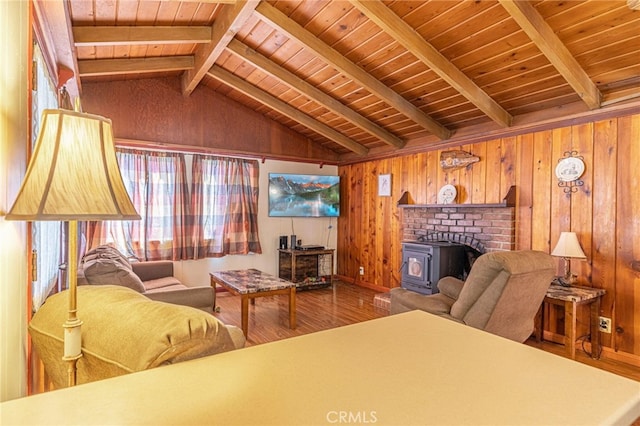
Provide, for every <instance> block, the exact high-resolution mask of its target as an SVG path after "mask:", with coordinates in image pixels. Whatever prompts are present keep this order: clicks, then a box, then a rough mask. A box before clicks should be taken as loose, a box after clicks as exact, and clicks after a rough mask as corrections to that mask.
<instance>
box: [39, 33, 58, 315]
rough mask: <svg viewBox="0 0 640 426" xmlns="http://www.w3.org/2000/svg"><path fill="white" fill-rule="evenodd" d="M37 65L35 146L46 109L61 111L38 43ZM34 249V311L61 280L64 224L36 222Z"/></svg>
mask: <svg viewBox="0 0 640 426" xmlns="http://www.w3.org/2000/svg"><path fill="white" fill-rule="evenodd" d="M33 59H34V62H35V64H36V65H35V67H34V68H35V70H34V71H35V77H36V84H35V88H34V89H35V90H34V91H33V93H32V95H33V96H32V113H33V114H32V121H31V135H32V138H33V140H32V141H31V144H32V146H33V145H35V142H36V139H37V137H38V134H39V132H40V125H41V123H40V119H41V118H42V111H44V110H45V109H52V108H58V99H57V93H56V89H55V87H54V85H53V83H52V82H51V81H50V79H49V77H48V75H47V72H46V71H47V67H46V65H45V61H44V58H43V57H42V52H41V51H40V47H39V46H38V45H37V44H35V45H34V49H33ZM31 236H32V248H33V250H34V251H35V252H36V254H37V256H36V268H37V271H38V273H37V277H36V280H35V281H33V282H32V284H31V303H32V306H33V310H34V312H35V311H37V310H38V309H39V308H40V306H42V304H43V303H44V301H45V299H46V298H47V296H48V295H49V294H50V293H51V292H53V291H54V289H55V288H56V284H57V283H58V277H59V272H60V269H59V265H60V264H61V263H62V261H63V257H62V256H63V246H64V241H63V235H62V222H58V221H39V222H32V226H31Z"/></svg>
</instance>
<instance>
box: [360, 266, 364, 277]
mask: <svg viewBox="0 0 640 426" xmlns="http://www.w3.org/2000/svg"><path fill="white" fill-rule="evenodd" d="M360 275H364V266H361V267H360Z"/></svg>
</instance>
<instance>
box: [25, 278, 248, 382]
mask: <svg viewBox="0 0 640 426" xmlns="http://www.w3.org/2000/svg"><path fill="white" fill-rule="evenodd" d="M67 308H68V291H63V292H61V293H58V294H54V295H53V296H51V297H49V298H48V299H47V300H46V302H45V303H44V304H43V305H42V307H41V308H40V309H39V310H38V311H37V312H36V314H35V315H34V316H33V319H32V321H31V323H30V324H29V334H30V335H31V338H32V341H33V346H34V348H35V350H36V352H37V353H38V355H39V356H40V358H41V359H42V361H43V363H44V366H45V371H46V372H47V374H48V375H49V377H50V378H51V380H52V382H53V384H54V386H55V387H56V388H62V387H66V386H67V364H66V363H65V362H63V361H62V355H63V353H64V341H63V334H64V331H63V328H62V324H63V322H64V321H65V319H66V315H67ZM78 317H79V318H80V320H81V321H82V322H83V324H82V354H83V356H82V358H80V359H79V360H78V364H77V367H78V373H77V383H78V384H81V383H87V382H92V381H95V380H100V379H105V378H109V377H114V376H119V375H122V374H127V373H132V372H136V371H141V370H146V369H149V368H154V367H159V366H162V365H168V364H174V363H177V362H181V361H187V360H190V359H194V358H200V357H204V356H209V355H214V354H217V353H221V352H226V351H230V350H233V349H238V348H241V347H243V346H244V343H245V337H244V335H243V334H242V331H241V330H240V329H239V328H238V327H235V326H228V325H225V324H223V323H222V322H220V321H219V320H218V319H217V318H216V317H214V316H213V315H211V314H209V313H207V312H204V311H202V310H199V309H196V308H192V307H189V306H182V305H176V304H171V303H164V302H158V301H152V300H150V299H148V298H147V297H145V296H143V295H142V294H140V293H137V292H136V291H134V290H132V289H129V288H126V287H122V286H112V285H100V286H80V287H78Z"/></svg>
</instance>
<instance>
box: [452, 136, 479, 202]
mask: <svg viewBox="0 0 640 426" xmlns="http://www.w3.org/2000/svg"><path fill="white" fill-rule="evenodd" d="M460 149H461V150H462V151H465V152H470V151H471V145H463V146H461V147H460ZM475 164H477V163H475ZM475 164H470V165H468V166H466V167H463V168H461V169H460V173H459V181H458V187H457V188H456V189H457V190H458V198H457V200H456V203H467V204H469V203H471V193H470V192H469V191H470V190H471V188H473V171H472V167H473V166H474V165H475Z"/></svg>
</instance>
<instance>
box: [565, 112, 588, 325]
mask: <svg viewBox="0 0 640 426" xmlns="http://www.w3.org/2000/svg"><path fill="white" fill-rule="evenodd" d="M571 141H572V147H573V149H575V150H576V151H577V152H578V155H580V156H582V157H583V161H584V164H585V171H584V173H583V174H582V176H581V177H580V180H582V182H583V185H582V186H580V187H578V191H577V192H574V193H573V194H572V195H571V200H570V201H571V231H573V232H575V233H576V234H577V235H578V240H579V241H580V245H581V246H582V250H583V251H584V253H585V255H586V256H587V260H585V261H581V260H572V261H571V271H572V272H573V273H575V274H577V275H578V284H579V285H585V286H591V270H592V269H591V261H592V259H593V256H592V247H591V245H592V243H591V242H592V228H593V216H592V215H593V123H585V124H580V125H576V126H572V128H571ZM589 313H590V310H589V307H588V306H581V309H580V312H578V330H577V335H578V336H587V335H589V333H590V329H589V324H590V323H589Z"/></svg>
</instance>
